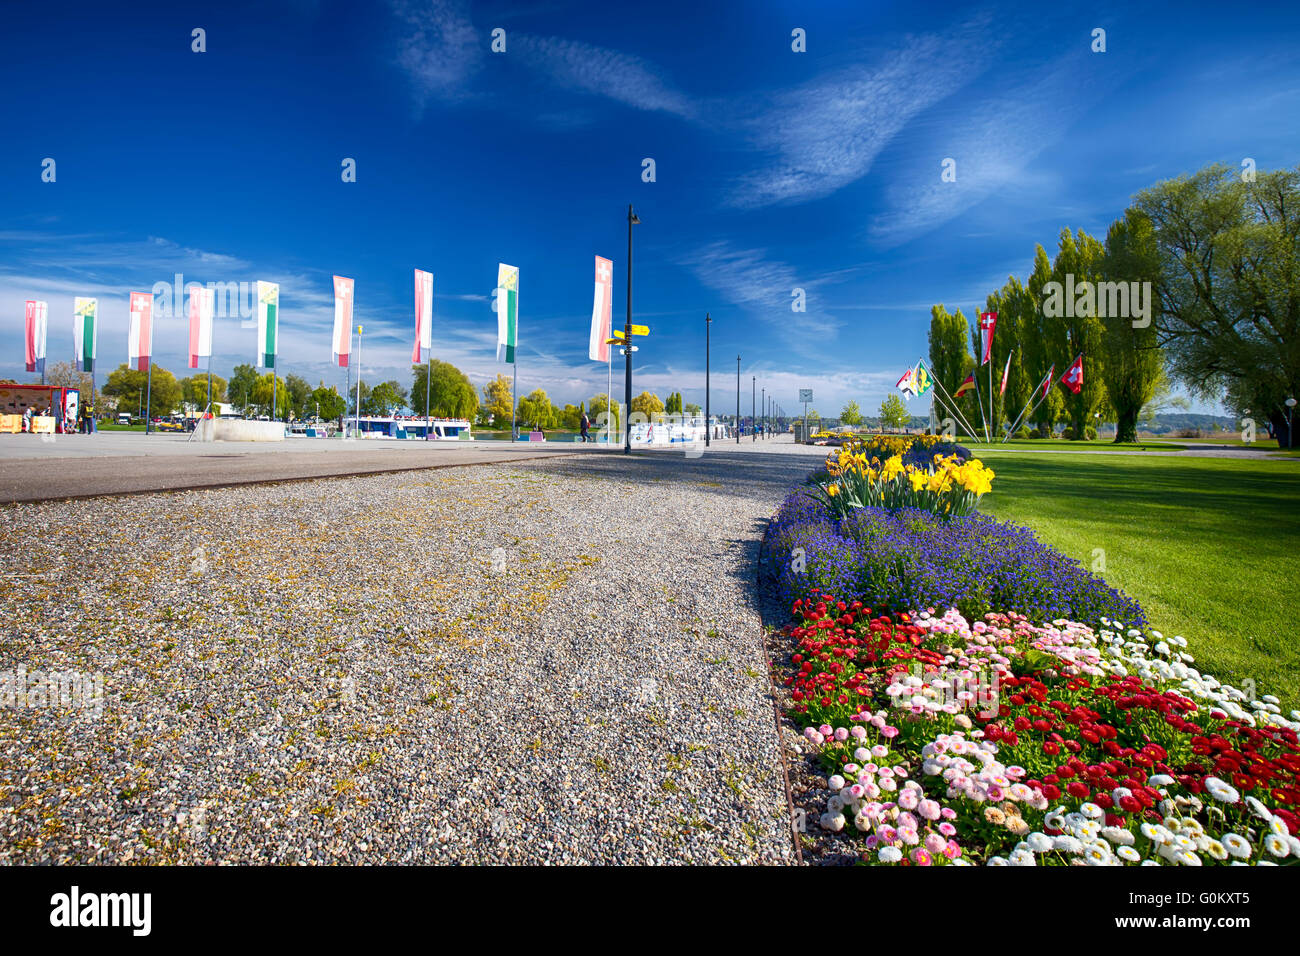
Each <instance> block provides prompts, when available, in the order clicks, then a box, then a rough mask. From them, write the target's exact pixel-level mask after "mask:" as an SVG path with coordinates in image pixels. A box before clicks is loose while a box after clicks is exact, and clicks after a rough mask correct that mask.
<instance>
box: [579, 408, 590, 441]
mask: <svg viewBox="0 0 1300 956" xmlns="http://www.w3.org/2000/svg"><path fill="white" fill-rule="evenodd" d="M581 425H582V440H583V443H584V444H585V443H586V442H589V441H591V434H590V432H591V419H590V418H588V417H587V413H586V412H583V413H582V422H581Z"/></svg>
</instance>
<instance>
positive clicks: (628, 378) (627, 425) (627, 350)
mask: <svg viewBox="0 0 1300 956" xmlns="http://www.w3.org/2000/svg"><path fill="white" fill-rule="evenodd" d="M640 224H641V220H640V219H638V218H637V217H636V213H634V212H633V211H632V204H631V203H628V204H627V324H626V325H624V326H623V342H624V345H623V354H624V355H625V356H626V357H627V365H626V368H625V371H624V376H623V379H624V380H623V396H624V400H625V401H626V402H627V410H626V411H625V412H624V413H623V414H624V415H625V416H626V417H627V419H629V420H625V421H624V423H623V426H624V427H623V433H624V435H625V436H626V437H625V438H624V439H623V454H625V455H630V454H632V422H631V421H630V419H631V417H632V414H631V413H632V227H633V226H639V225H640Z"/></svg>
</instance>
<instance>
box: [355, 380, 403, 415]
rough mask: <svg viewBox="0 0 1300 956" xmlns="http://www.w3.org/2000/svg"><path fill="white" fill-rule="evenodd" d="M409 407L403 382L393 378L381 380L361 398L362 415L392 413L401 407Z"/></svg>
mask: <svg viewBox="0 0 1300 956" xmlns="http://www.w3.org/2000/svg"><path fill="white" fill-rule="evenodd" d="M403 407H409V406H408V405H407V401H406V392H405V390H403V388H402V384H401V383H400V382H398V381H395V380H393V379H389V380H388V381H386V382H380V383H379V384H378V385H376V386H375V387H374V388H372V389H371V390H370V392H369V394H367V395H364V396H363V397H362V399H361V414H362V415H391V414H393V413H394V412H395V411H397V410H398V409H399V408H403Z"/></svg>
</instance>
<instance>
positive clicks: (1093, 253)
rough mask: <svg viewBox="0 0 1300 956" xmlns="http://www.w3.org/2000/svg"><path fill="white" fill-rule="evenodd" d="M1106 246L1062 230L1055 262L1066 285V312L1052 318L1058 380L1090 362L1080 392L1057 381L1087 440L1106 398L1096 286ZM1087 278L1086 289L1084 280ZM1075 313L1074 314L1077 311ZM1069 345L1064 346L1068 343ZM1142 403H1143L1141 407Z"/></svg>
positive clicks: (1079, 436)
mask: <svg viewBox="0 0 1300 956" xmlns="http://www.w3.org/2000/svg"><path fill="white" fill-rule="evenodd" d="M1104 258H1105V247H1104V246H1102V244H1101V243H1100V242H1098V241H1097V240H1096V239H1095V238H1093V237H1092V236H1090V235H1088V234H1087V233H1086V232H1083V231H1082V230H1080V231H1079V233H1078V234H1077V235H1073V234H1071V232H1070V230H1069V229H1063V230H1061V239H1060V246H1059V249H1058V251H1057V254H1056V258H1055V259H1054V260H1053V261H1052V280H1053V281H1054V282H1059V283H1060V284H1061V288H1062V290H1065V291H1063V292H1062V294H1061V301H1060V306H1061V308H1060V309H1059V310H1058V311H1060V312H1061V313H1063V314H1061V315H1058V316H1048V318H1049V320H1054V321H1055V322H1056V323H1057V325H1058V328H1059V332H1058V334H1057V335H1056V336H1054V341H1055V344H1056V349H1055V350H1054V358H1055V362H1056V376H1055V379H1056V382H1060V380H1061V375H1063V374H1064V373H1065V370H1066V369H1067V368H1068V367H1069V365H1070V363H1071V362H1073V361H1074V359H1075V358H1076V357H1077V356H1079V355H1082V356H1083V363H1084V374H1083V388H1081V389H1080V390H1079V393H1078V394H1077V395H1075V394H1074V393H1072V392H1070V391H1068V390H1066V389H1065V388H1064V387H1061V388H1060V389H1059V390H1058V389H1057V388H1056V386H1055V385H1053V390H1054V391H1059V393H1060V395H1061V399H1062V402H1063V405H1064V408H1065V412H1066V415H1067V416H1068V417H1069V419H1070V424H1071V426H1072V427H1073V434H1074V437H1075V439H1076V440H1083V438H1084V437H1085V435H1086V432H1087V428H1088V426H1090V425H1092V424H1093V413H1094V412H1096V411H1097V410H1098V409H1099V408H1100V407H1101V403H1102V401H1103V400H1104V398H1105V396H1106V384H1105V372H1104V367H1105V355H1104V354H1103V352H1102V348H1101V345H1102V335H1103V332H1104V329H1103V326H1102V322H1101V319H1100V318H1099V317H1098V311H1099V310H1098V308H1097V305H1096V286H1097V282H1098V281H1100V279H1101V278H1102V276H1101V268H1102V260H1103V259H1104ZM1069 276H1073V277H1074V283H1073V287H1074V289H1075V301H1074V303H1073V308H1070V307H1069V306H1068V305H1067V304H1066V303H1065V302H1064V296H1065V295H1066V294H1067V292H1068V289H1069V288H1070V286H1069V278H1068V277H1069ZM1084 282H1087V283H1089V286H1087V287H1085V286H1083V285H1082V283H1084ZM1089 292H1091V293H1092V302H1091V303H1089V302H1088V293H1089ZM1050 301H1051V297H1050V296H1049V300H1048V301H1047V302H1044V303H1043V311H1044V313H1047V312H1049V311H1051V308H1050V305H1049V303H1050ZM1071 313H1072V314H1071ZM1062 346H1063V347H1062ZM1139 407H1140V406H1139Z"/></svg>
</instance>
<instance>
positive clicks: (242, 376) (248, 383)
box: [226, 365, 259, 415]
mask: <svg viewBox="0 0 1300 956" xmlns="http://www.w3.org/2000/svg"><path fill="white" fill-rule="evenodd" d="M258 379H259V376H258V374H257V369H255V368H253V366H251V365H236V366H235V370H234V372H233V373H232V374H231V376H230V382H229V383H228V384H227V385H226V394H227V395H229V396H230V401H231V403H232V404H233V405H234V406H235V407H236V408H238V409H239V410H240V412H241V413H242V414H245V415H247V414H248V413H249V411H250V409H252V408H253V406H254V399H253V390H254V389H255V388H257V382H258Z"/></svg>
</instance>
